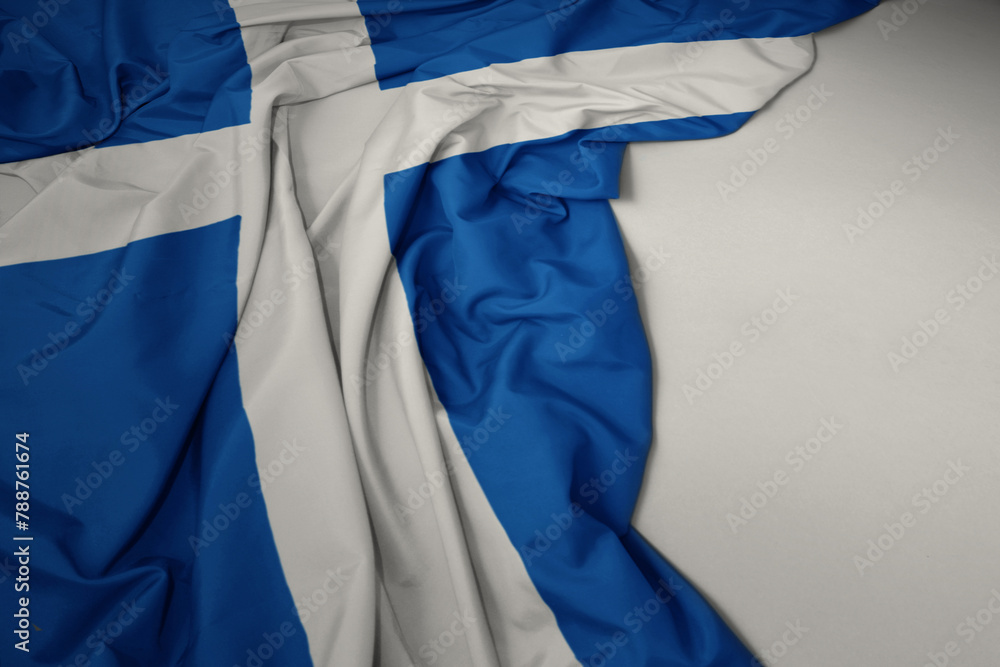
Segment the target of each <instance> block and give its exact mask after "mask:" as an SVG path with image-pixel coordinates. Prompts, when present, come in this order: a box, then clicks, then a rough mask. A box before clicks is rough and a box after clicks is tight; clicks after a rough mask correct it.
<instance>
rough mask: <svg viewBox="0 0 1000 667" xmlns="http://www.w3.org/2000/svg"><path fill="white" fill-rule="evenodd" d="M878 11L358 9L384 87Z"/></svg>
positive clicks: (722, 5)
mask: <svg viewBox="0 0 1000 667" xmlns="http://www.w3.org/2000/svg"><path fill="white" fill-rule="evenodd" d="M877 4H878V0H821V1H817V2H790V1H789V0H711V1H709V2H706V1H705V0H671V1H670V2H659V1H653V0H644V1H642V2H609V1H608V0H467V1H466V2H454V1H452V0H359V2H358V6H359V7H360V8H361V12H362V13H363V14H364V15H365V26H366V27H367V29H368V35H369V36H370V37H371V43H372V50H373V51H374V52H375V73H376V75H377V76H378V79H379V85H380V86H381V87H382V88H395V87H398V86H404V85H406V84H407V83H410V82H412V81H424V80H427V79H434V78H437V77H441V76H446V75H448V74H454V73H456V72H464V71H469V70H473V69H478V68H480V67H485V66H487V65H490V64H493V63H507V62H515V61H518V60H525V59H527V58H538V57H541V56H551V55H555V54H558V53H567V52H570V51H588V50H594V49H608V48H613V47H623V46H638V45H641V44H655V43H659V42H690V41H705V40H712V39H739V38H742V37H792V36H796V35H804V34H807V33H811V32H816V31H818V30H821V29H823V28H825V27H827V26H829V25H832V24H833V23H838V22H840V21H844V20H847V19H849V18H851V17H853V16H855V15H857V14H860V13H862V12H864V11H867V10H869V9H871V8H872V7H873V6H874V5H877ZM596 26H600V29H599V30H595V27H596Z"/></svg>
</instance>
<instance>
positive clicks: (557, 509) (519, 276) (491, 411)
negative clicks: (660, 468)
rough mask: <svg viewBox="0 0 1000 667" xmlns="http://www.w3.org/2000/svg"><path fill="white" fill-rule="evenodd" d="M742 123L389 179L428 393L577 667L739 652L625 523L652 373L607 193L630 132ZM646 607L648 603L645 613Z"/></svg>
mask: <svg viewBox="0 0 1000 667" xmlns="http://www.w3.org/2000/svg"><path fill="white" fill-rule="evenodd" d="M748 117H749V114H733V115H726V116H714V117H694V118H685V119H680V120H671V121H663V122H653V123H644V124H640V125H624V126H617V127H609V128H602V129H598V130H587V131H579V132H572V133H569V134H567V135H564V136H561V137H555V138H552V139H547V140H542V141H535V142H529V143H523V144H513V145H505V146H498V147H495V148H493V149H490V150H487V151H483V152H481V153H475V154H466V155H461V156H457V157H452V158H448V159H445V160H441V161H439V162H436V163H433V164H431V165H421V166H419V167H414V168H413V169H411V170H408V171H406V172H400V173H397V174H390V175H389V176H387V177H386V179H385V189H386V216H387V221H388V225H389V229H388V232H389V239H390V244H391V247H392V250H393V254H394V256H395V257H396V260H397V265H398V269H399V275H400V277H401V279H402V281H403V285H404V287H405V290H406V294H407V299H408V303H409V306H410V308H411V310H412V313H413V317H414V325H415V330H416V334H417V339H418V343H419V346H420V351H421V354H422V355H423V358H424V361H425V363H426V364H427V368H428V370H429V372H430V375H431V378H432V380H433V382H434V387H435V389H436V391H437V393H438V396H439V397H440V399H441V402H442V403H443V404H444V406H445V408H446V409H447V411H448V416H449V419H450V420H451V424H452V427H453V429H454V431H455V434H456V435H457V436H458V439H459V441H460V442H462V443H463V448H464V449H465V453H466V455H467V457H468V460H469V463H470V465H471V466H472V469H473V471H474V472H475V474H476V476H477V478H478V480H479V482H480V484H481V485H482V488H483V490H484V491H485V493H486V496H487V498H488V499H489V501H490V504H491V506H492V507H493V509H494V511H495V512H496V514H497V517H498V518H499V519H500V522H501V524H502V525H503V527H504V529H505V530H506V531H507V534H508V536H509V537H510V539H511V541H512V543H513V544H514V546H515V547H516V548H517V549H518V551H519V552H520V554H521V557H522V560H523V561H524V563H525V565H526V566H527V571H528V573H529V575H530V576H531V578H532V580H533V582H534V583H535V586H536V587H537V588H538V591H539V593H540V594H541V596H542V598H543V599H544V600H545V602H546V603H547V604H548V605H549V606H550V607H551V609H552V610H553V612H554V613H555V616H556V620H557V621H558V623H559V626H560V628H561V630H562V632H563V634H564V636H565V637H566V639H567V641H568V642H569V645H570V646H571V648H572V649H573V650H574V652H575V654H576V656H577V658H578V659H579V660H581V662H583V663H584V664H585V665H600V664H604V663H602V662H601V660H602V659H603V660H606V661H607V664H609V665H621V666H622V667H625V666H627V667H636V666H638V665H658V666H661V665H662V666H677V667H681V666H684V667H688V666H694V665H699V666H702V667H706V666H709V665H736V664H739V665H749V664H750V654H749V653H748V652H747V650H746V649H745V648H744V647H743V645H742V644H741V643H740V641H739V640H738V639H737V638H736V637H735V636H734V635H733V633H732V632H731V631H730V630H729V629H728V628H727V627H726V625H725V623H724V622H723V621H722V620H721V619H720V618H719V617H718V615H717V614H716V613H715V612H714V611H713V610H712V609H711V607H709V606H708V605H707V604H706V603H705V601H704V600H703V599H702V598H701V597H700V595H699V594H698V593H697V592H696V591H695V590H694V589H693V588H692V587H691V586H690V584H688V583H687V582H686V581H684V580H683V578H682V577H681V576H680V575H679V574H678V573H677V572H675V571H674V570H673V568H671V566H670V565H669V564H668V563H667V562H666V561H665V560H664V559H662V558H660V557H659V556H658V555H656V554H655V552H653V550H652V549H651V548H650V547H648V545H646V544H645V543H644V542H643V541H642V540H641V538H639V537H638V536H636V535H634V533H633V531H632V529H631V527H630V519H631V516H632V512H633V509H634V507H635V503H636V498H637V495H638V492H639V487H640V484H641V482H642V476H643V467H644V464H645V460H646V455H647V452H648V449H649V443H650V434H651V409H652V395H651V386H652V382H651V376H652V371H651V366H650V357H649V349H648V346H647V343H646V338H645V335H644V331H643V327H642V322H641V320H640V317H639V312H638V308H637V305H636V299H635V292H634V289H633V285H632V283H631V279H630V277H629V268H628V264H627V261H626V256H625V252H624V248H623V246H622V242H621V238H620V236H619V232H618V227H617V224H616V222H615V219H614V216H613V214H612V212H611V208H610V205H609V204H608V201H607V200H608V198H610V197H617V194H618V178H619V170H620V163H621V157H622V152H623V150H624V146H625V142H627V141H631V140H641V139H660V140H664V139H680V138H687V139H695V138H703V137H710V136H717V135H719V134H724V133H726V132H729V131H732V130H735V129H736V128H737V127H739V126H740V125H741V124H742V123H743V122H745V121H746V119H747V118H748ZM491 415H492V416H494V420H493V421H492V422H489V423H488V424H487V422H488V419H487V418H488V417H489V416H491ZM498 419H502V420H503V423H502V425H500V424H498V423H497V422H498ZM483 424H486V426H487V427H489V429H490V430H491V431H493V432H491V433H489V434H488V437H487V438H485V439H484V437H483V433H486V431H483V428H484V427H483V426H482V425H483ZM477 431H482V433H477ZM661 580H662V581H661ZM664 582H665V583H664ZM661 589H662V590H663V591H664V592H661V593H659V597H658V591H660V590H661ZM660 598H662V601H661V599H660ZM651 600H652V601H651ZM647 604H649V605H650V608H652V607H654V606H657V605H659V606H657V612H656V613H652V614H648V620H644V619H645V617H644V616H642V615H641V612H636V609H637V608H639V609H642V608H643V607H644V605H647Z"/></svg>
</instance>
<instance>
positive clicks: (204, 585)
mask: <svg viewBox="0 0 1000 667" xmlns="http://www.w3.org/2000/svg"><path fill="white" fill-rule="evenodd" d="M239 229H240V220H239V218H232V219H229V220H226V221H223V222H219V223H216V224H213V225H210V226H208V227H203V228H200V229H195V230H192V231H186V232H178V233H173V234H167V235H163V236H157V237H153V238H150V239H147V240H141V241H136V242H133V243H130V244H129V245H128V246H126V247H124V248H120V249H116V250H108V251H105V252H100V253H96V254H92V255H84V256H80V257H72V258H68V259H60V260H54V261H44V262H35V263H29V264H19V265H14V266H7V267H3V268H0V298H2V299H3V301H4V303H5V304H6V305H7V307H8V308H9V311H8V312H9V313H16V314H17V316H16V317H8V318H6V319H5V320H4V323H3V325H0V368H3V369H4V372H3V374H2V375H0V405H2V406H3V412H2V413H0V433H3V438H4V440H5V447H6V449H7V454H6V455H5V457H4V463H3V465H2V466H0V495H2V497H3V498H4V502H3V503H0V517H2V522H0V523H2V525H3V526H4V527H5V528H4V534H3V539H2V540H0V562H2V564H3V565H4V571H3V573H2V575H0V576H2V577H3V578H4V581H2V582H0V609H3V610H4V616H5V618H6V619H7V621H6V624H5V625H6V629H5V632H4V634H5V639H4V641H3V642H0V662H2V663H3V664H10V665H49V666H55V665H71V664H72V665H88V664H89V665H92V666H94V667H124V666H125V665H180V664H187V665H221V666H224V667H229V665H246V664H247V662H248V660H250V657H249V656H250V655H251V654H258V655H260V654H265V655H266V654H268V651H273V652H274V655H275V656H276V659H274V660H271V661H270V663H269V664H283V665H310V664H312V663H311V661H310V658H309V654H308V650H307V649H308V646H307V640H306V636H305V632H304V630H303V628H302V626H301V624H300V623H299V620H298V615H297V614H296V612H295V609H294V605H293V601H292V597H291V593H290V592H289V590H288V587H287V584H286V582H285V577H284V574H283V572H282V570H281V566H280V563H279V560H278V554H277V549H276V547H275V544H274V540H273V537H272V534H271V529H270V525H269V523H268V521H267V512H266V509H265V506H264V498H263V496H262V495H261V494H260V485H259V483H258V481H257V476H256V471H257V468H256V465H255V462H254V442H253V437H252V435H251V432H250V425H249V423H248V421H247V417H246V414H245V413H244V411H243V406H242V398H241V392H240V385H239V377H238V370H237V359H236V351H235V348H230V347H228V345H227V343H226V339H225V335H226V334H230V335H231V334H232V333H233V331H234V330H235V327H236V306H237V301H236V299H237V296H236V282H235V280H236V263H237V247H238V243H239ZM26 429H27V430H28V431H29V433H30V435H29V437H28V439H27V440H28V446H29V447H30V463H29V465H30V468H29V469H28V470H29V472H30V477H29V480H28V482H27V483H28V485H29V486H30V501H29V510H28V511H27V512H26V514H27V515H28V517H29V518H30V520H29V522H28V523H29V529H28V530H27V531H18V530H16V529H15V516H14V511H15V506H14V499H15V491H16V489H15V477H14V474H15V467H14V466H15V459H14V454H15V446H14V440H15V434H16V433H21V432H23V431H25V430H26ZM17 490H19V489H17ZM205 522H207V524H206V523H205ZM12 534H17V535H22V536H23V535H29V536H33V537H34V539H33V541H31V542H15V541H12V540H11V535H12ZM23 545H29V550H30V581H28V582H27V583H28V586H29V587H30V588H29V589H27V590H23V591H21V592H15V587H14V581H13V579H14V577H15V576H17V575H16V572H11V571H9V569H8V568H9V566H10V565H14V567H15V568H16V567H17V558H16V557H15V556H14V552H15V550H16V549H17V548H19V547H21V546H23ZM21 596H25V597H27V598H29V600H30V603H29V605H28V608H29V610H30V622H31V623H32V624H33V625H35V626H37V628H35V629H33V630H32V632H31V643H30V644H29V645H28V646H29V648H30V654H29V653H22V652H21V651H19V650H17V649H15V648H14V643H15V641H16V640H17V638H16V637H15V636H14V635H12V634H11V628H12V626H13V623H14V620H12V618H11V614H13V613H14V612H15V611H17V610H18V609H19V605H18V598H19V597H21ZM38 628H40V629H38ZM275 645H277V648H273V647H274V646H275ZM262 646H265V648H264V649H263V650H262V649H261V647H262ZM267 647H271V648H267ZM248 652H249V653H248Z"/></svg>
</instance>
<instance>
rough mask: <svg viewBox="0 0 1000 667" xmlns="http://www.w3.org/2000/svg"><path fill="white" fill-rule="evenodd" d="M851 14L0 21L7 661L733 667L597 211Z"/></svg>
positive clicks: (628, 6)
mask: <svg viewBox="0 0 1000 667" xmlns="http://www.w3.org/2000/svg"><path fill="white" fill-rule="evenodd" d="M871 6H873V3H872V2H866V1H862V0H832V1H825V2H818V3H812V4H810V5H808V6H799V5H797V4H796V3H792V2H789V1H787V0H767V1H764V2H759V3H750V2H748V1H745V0H738V1H734V2H728V1H727V2H723V1H721V0H716V1H713V2H693V1H681V2H672V3H658V2H657V3H653V2H646V1H638V0H637V1H632V0H628V1H621V2H615V3H602V2H597V1H596V0H578V1H575V2H574V1H571V0H563V2H561V3H557V2H550V1H544V2H543V1H542V0H528V1H519V2H512V1H507V0H493V1H477V2H463V3H447V2H440V1H438V0H389V1H388V2H373V1H367V0H362V1H361V2H359V3H356V4H355V3H346V2H327V3H296V2H263V3H243V2H233V3H232V6H230V5H229V4H224V3H221V2H220V0H214V2H208V1H207V0H183V1H182V2H174V3H159V4H156V5H155V6H154V5H153V4H152V3H139V4H130V5H125V4H122V3H116V2H91V3H80V4H78V3H74V2H72V1H71V0H66V1H65V2H64V1H63V0H51V2H48V3H47V2H44V1H43V2H27V0H23V1H21V0H3V1H2V2H0V40H2V44H3V46H2V51H0V96H2V97H0V99H2V102H0V161H3V162H4V164H2V165H0V223H2V227H0V298H2V299H3V301H4V303H5V304H6V312H7V313H8V316H7V317H6V318H5V320H4V323H3V325H2V326H0V355H2V361H0V368H3V369H6V370H5V371H4V373H3V374H2V376H0V405H2V406H3V408H2V412H0V423H2V433H3V434H4V437H6V438H7V439H8V442H9V447H10V452H11V453H10V455H9V456H8V458H7V462H6V463H5V464H3V466H2V467H0V482H2V487H3V489H4V494H3V495H4V497H5V498H7V499H8V500H7V501H5V502H4V503H3V504H2V510H0V511H2V512H3V513H4V517H5V520H6V522H5V523H6V525H7V526H8V527H9V536H10V539H0V545H2V546H0V549H2V554H0V558H2V566H3V567H2V571H0V577H2V581H0V583H2V586H0V605H2V609H3V613H4V614H5V615H7V616H6V617H7V618H8V619H9V620H8V623H9V624H10V625H9V628H10V629H13V631H14V632H13V633H12V634H7V640H6V641H4V642H3V643H2V644H0V658H2V660H3V661H4V662H7V661H10V662H11V663H12V664H26V665H27V664H31V665H76V666H78V667H86V666H88V665H94V666H100V667H111V666H122V667H123V666H126V665H212V666H216V665H227V666H228V665H244V666H246V667H254V666H256V667H261V666H262V665H265V664H270V665H295V666H298V665H317V666H319V665H324V666H334V665H336V666H338V667H340V666H344V665H351V666H353V665H387V666H397V665H398V666H400V667H407V666H410V665H464V666H467V665H476V666H477V667H478V666H480V665H483V666H489V665H497V666H499V665H504V666H507V665H511V666H532V665H537V666H545V667H548V666H550V665H551V666H556V665H581V664H582V665H587V666H589V667H601V666H603V665H621V666H629V667H635V666H639V665H658V666H660V665H662V666H668V667H669V666H674V667H694V666H696V665H698V666H706V667H707V666H722V665H737V664H739V665H746V664H751V662H752V661H753V660H754V658H753V657H752V654H751V651H750V650H749V649H748V648H747V647H745V646H744V645H743V643H742V642H741V641H740V640H739V638H738V637H737V634H736V633H735V632H734V631H733V630H732V629H730V628H729V627H728V626H727V624H726V623H725V621H724V620H723V619H722V617H721V616H720V615H719V613H718V612H717V611H716V610H714V609H713V608H712V606H711V605H710V604H709V603H708V602H707V601H706V600H705V599H704V598H703V597H702V596H701V595H700V594H699V593H698V591H697V589H696V588H695V583H693V582H689V581H687V580H686V579H685V578H684V577H683V575H682V574H681V573H680V572H678V571H677V570H675V569H674V568H673V566H671V564H670V563H669V561H668V560H667V559H665V558H664V557H663V556H662V555H661V554H659V553H658V552H657V551H656V549H654V548H653V547H652V546H651V545H649V544H648V543H647V542H646V541H645V540H644V539H643V537H642V536H641V535H639V534H638V533H637V532H636V531H635V530H634V529H633V528H632V527H631V525H630V518H631V515H632V511H633V508H634V507H635V503H636V498H637V495H638V493H639V489H640V486H641V483H642V476H643V469H644V465H645V461H646V457H647V453H648V450H649V443H650V437H651V429H652V427H653V424H652V417H651V391H652V368H651V360H650V355H649V350H648V347H647V344H646V338H645V335H644V330H643V325H642V321H641V319H640V317H639V311H638V309H637V306H636V299H635V285H633V283H632V279H631V277H630V270H629V265H628V261H627V255H626V253H625V249H624V247H623V244H622V241H621V237H620V235H619V232H618V228H617V225H616V222H615V219H614V216H613V215H612V212H611V209H610V206H609V204H608V199H609V198H614V197H617V196H618V176H619V169H620V165H621V159H622V155H623V151H624V149H625V146H626V145H627V143H628V142H630V141H654V140H655V141H665V140H690V139H707V138H711V137H715V136H719V135H722V134H726V133H729V132H732V131H734V130H736V129H738V128H739V127H740V126H741V125H742V124H743V123H745V122H746V121H747V119H748V118H749V117H750V116H751V115H752V114H753V113H754V112H755V111H756V110H758V109H760V108H761V107H762V106H763V105H764V104H766V103H767V101H768V100H769V99H771V98H772V97H773V96H774V95H775V94H776V93H777V92H778V91H779V90H781V88H782V87H784V86H785V85H787V84H788V83H789V82H790V81H792V80H794V79H795V78H796V77H798V76H799V75H801V74H802V73H803V72H804V71H806V70H807V69H808V68H809V67H810V66H811V64H812V61H813V56H814V54H813V48H812V38H811V33H813V32H815V31H817V30H820V29H823V28H825V27H827V26H829V25H831V24H834V23H836V22H839V21H842V20H845V19H848V18H850V17H852V16H854V15H856V14H858V13H860V12H863V11H865V10H867V9H869V8H870V7H871ZM655 259H657V260H658V261H661V262H662V261H665V260H664V259H663V258H655ZM733 565H734V567H737V566H738V564H736V563H734V564H733ZM8 614H9V615H8ZM8 632H9V630H8Z"/></svg>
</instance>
